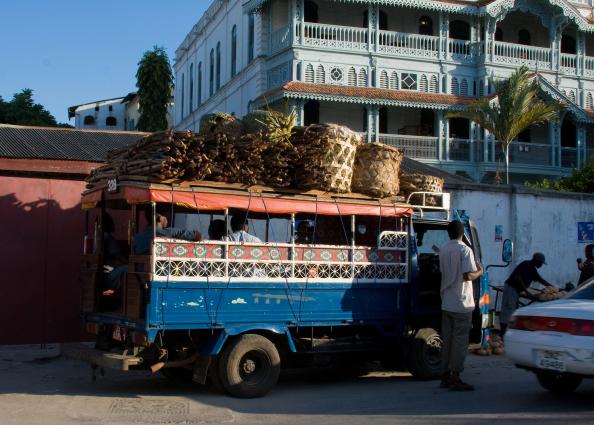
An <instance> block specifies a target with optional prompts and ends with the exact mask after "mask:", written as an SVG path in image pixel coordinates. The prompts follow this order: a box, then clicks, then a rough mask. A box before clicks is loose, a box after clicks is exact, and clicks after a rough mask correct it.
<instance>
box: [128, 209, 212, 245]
mask: <svg viewBox="0 0 594 425" xmlns="http://www.w3.org/2000/svg"><path fill="white" fill-rule="evenodd" d="M166 214H167V207H166V206H165V205H157V211H156V217H155V223H156V229H153V226H152V223H153V220H152V214H151V209H150V208H146V209H145V210H144V215H145V217H146V220H147V222H148V226H147V227H146V229H144V231H142V232H140V233H138V234H137V235H136V236H134V243H133V248H134V254H136V255H149V254H150V253H151V243H152V240H153V235H156V236H158V237H163V238H172V239H184V240H186V241H201V240H202V235H201V234H200V232H199V231H197V230H185V229H176V228H173V227H169V228H168V227H167V224H169V220H168V219H167V215H166Z"/></svg>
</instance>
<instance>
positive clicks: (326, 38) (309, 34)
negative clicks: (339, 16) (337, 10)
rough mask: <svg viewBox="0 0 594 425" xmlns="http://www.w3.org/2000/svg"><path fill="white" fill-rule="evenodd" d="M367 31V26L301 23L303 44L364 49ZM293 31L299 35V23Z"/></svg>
mask: <svg viewBox="0 0 594 425" xmlns="http://www.w3.org/2000/svg"><path fill="white" fill-rule="evenodd" d="M367 31H368V30H367V28H357V27H343V26H339V25H328V24H314V23H311V22H306V23H305V24H304V25H303V38H302V40H303V44H304V45H305V46H315V47H330V48H334V49H346V50H361V51H366V50H367V49H368V40H367V39H368V32H367ZM295 33H296V34H297V36H298V37H301V27H300V26H299V25H297V27H296V31H295Z"/></svg>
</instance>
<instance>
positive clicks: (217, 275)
mask: <svg viewBox="0 0 594 425" xmlns="http://www.w3.org/2000/svg"><path fill="white" fill-rule="evenodd" d="M407 238H408V236H407V234H406V232H392V231H387V232H382V235H381V236H380V240H379V242H380V248H372V247H362V246H346V245H299V244H294V245H291V244H264V243H260V244H244V243H236V242H214V241H213V242H208V241H207V242H185V241H178V240H172V239H161V238H158V239H157V240H155V244H154V254H155V255H154V257H153V279H154V280H155V281H161V282H163V281H165V282H167V281H175V282H239V281H258V282H278V281H282V282H285V281H288V280H290V281H300V280H305V281H307V282H309V283H316V282H320V283H324V282H345V281H346V282H347V283H348V282H353V281H357V282H365V281H368V282H378V281H379V282H382V281H383V282H386V283H389V281H395V280H399V281H405V280H406V279H407V277H408V270H407V263H408V258H407V250H408V239H407Z"/></svg>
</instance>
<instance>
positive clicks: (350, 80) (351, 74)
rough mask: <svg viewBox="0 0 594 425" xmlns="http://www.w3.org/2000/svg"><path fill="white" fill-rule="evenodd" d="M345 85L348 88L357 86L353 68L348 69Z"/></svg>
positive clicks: (355, 72) (355, 73)
mask: <svg viewBox="0 0 594 425" xmlns="http://www.w3.org/2000/svg"><path fill="white" fill-rule="evenodd" d="M347 84H348V85H349V86H356V85H357V71H355V68H353V67H351V68H350V69H349V73H348V76H347Z"/></svg>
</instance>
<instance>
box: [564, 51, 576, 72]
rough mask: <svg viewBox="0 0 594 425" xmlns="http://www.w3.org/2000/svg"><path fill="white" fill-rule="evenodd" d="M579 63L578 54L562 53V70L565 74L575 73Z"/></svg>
mask: <svg viewBox="0 0 594 425" xmlns="http://www.w3.org/2000/svg"><path fill="white" fill-rule="evenodd" d="M576 64H577V55H572V54H569V53H561V72H563V73H565V74H575V71H576Z"/></svg>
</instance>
